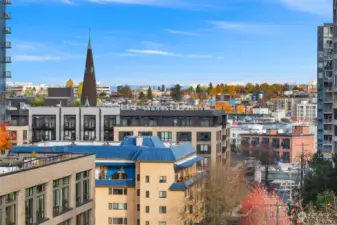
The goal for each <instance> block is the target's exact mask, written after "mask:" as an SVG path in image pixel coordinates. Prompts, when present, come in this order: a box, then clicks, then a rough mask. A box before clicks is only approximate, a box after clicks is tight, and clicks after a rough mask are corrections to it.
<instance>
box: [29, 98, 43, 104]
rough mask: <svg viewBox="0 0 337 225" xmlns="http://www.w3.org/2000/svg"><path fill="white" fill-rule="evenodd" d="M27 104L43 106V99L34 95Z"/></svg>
mask: <svg viewBox="0 0 337 225" xmlns="http://www.w3.org/2000/svg"><path fill="white" fill-rule="evenodd" d="M29 104H30V105H31V106H43V105H44V99H43V98H38V97H35V98H33V99H32V100H31V101H30V102H29Z"/></svg>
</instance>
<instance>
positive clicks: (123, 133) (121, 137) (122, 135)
mask: <svg viewBox="0 0 337 225" xmlns="http://www.w3.org/2000/svg"><path fill="white" fill-rule="evenodd" d="M132 135H133V132H132V131H120V132H119V141H123V140H124V138H125V137H127V136H132Z"/></svg>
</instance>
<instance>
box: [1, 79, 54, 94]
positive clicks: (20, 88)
mask: <svg viewBox="0 0 337 225" xmlns="http://www.w3.org/2000/svg"><path fill="white" fill-rule="evenodd" d="M6 86H7V90H8V91H9V92H15V93H16V95H24V93H25V91H26V89H28V88H35V90H36V92H39V91H42V90H47V89H48V87H49V86H48V85H46V84H37V85H34V84H33V83H28V82H7V83H6Z"/></svg>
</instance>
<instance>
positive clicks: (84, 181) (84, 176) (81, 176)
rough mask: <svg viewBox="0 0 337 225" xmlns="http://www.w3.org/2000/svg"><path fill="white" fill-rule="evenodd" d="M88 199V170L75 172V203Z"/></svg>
mask: <svg viewBox="0 0 337 225" xmlns="http://www.w3.org/2000/svg"><path fill="white" fill-rule="evenodd" d="M89 199H90V171H89V170H87V171H84V172H81V173H77V174H76V205H77V206H79V205H82V204H84V203H86V202H88V201H89Z"/></svg>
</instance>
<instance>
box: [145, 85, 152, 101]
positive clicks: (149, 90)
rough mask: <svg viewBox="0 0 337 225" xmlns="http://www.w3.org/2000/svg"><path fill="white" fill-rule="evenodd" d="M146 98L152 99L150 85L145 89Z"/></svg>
mask: <svg viewBox="0 0 337 225" xmlns="http://www.w3.org/2000/svg"><path fill="white" fill-rule="evenodd" d="M146 98H147V99H153V95H152V89H151V87H149V88H148V89H147V94H146Z"/></svg>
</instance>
